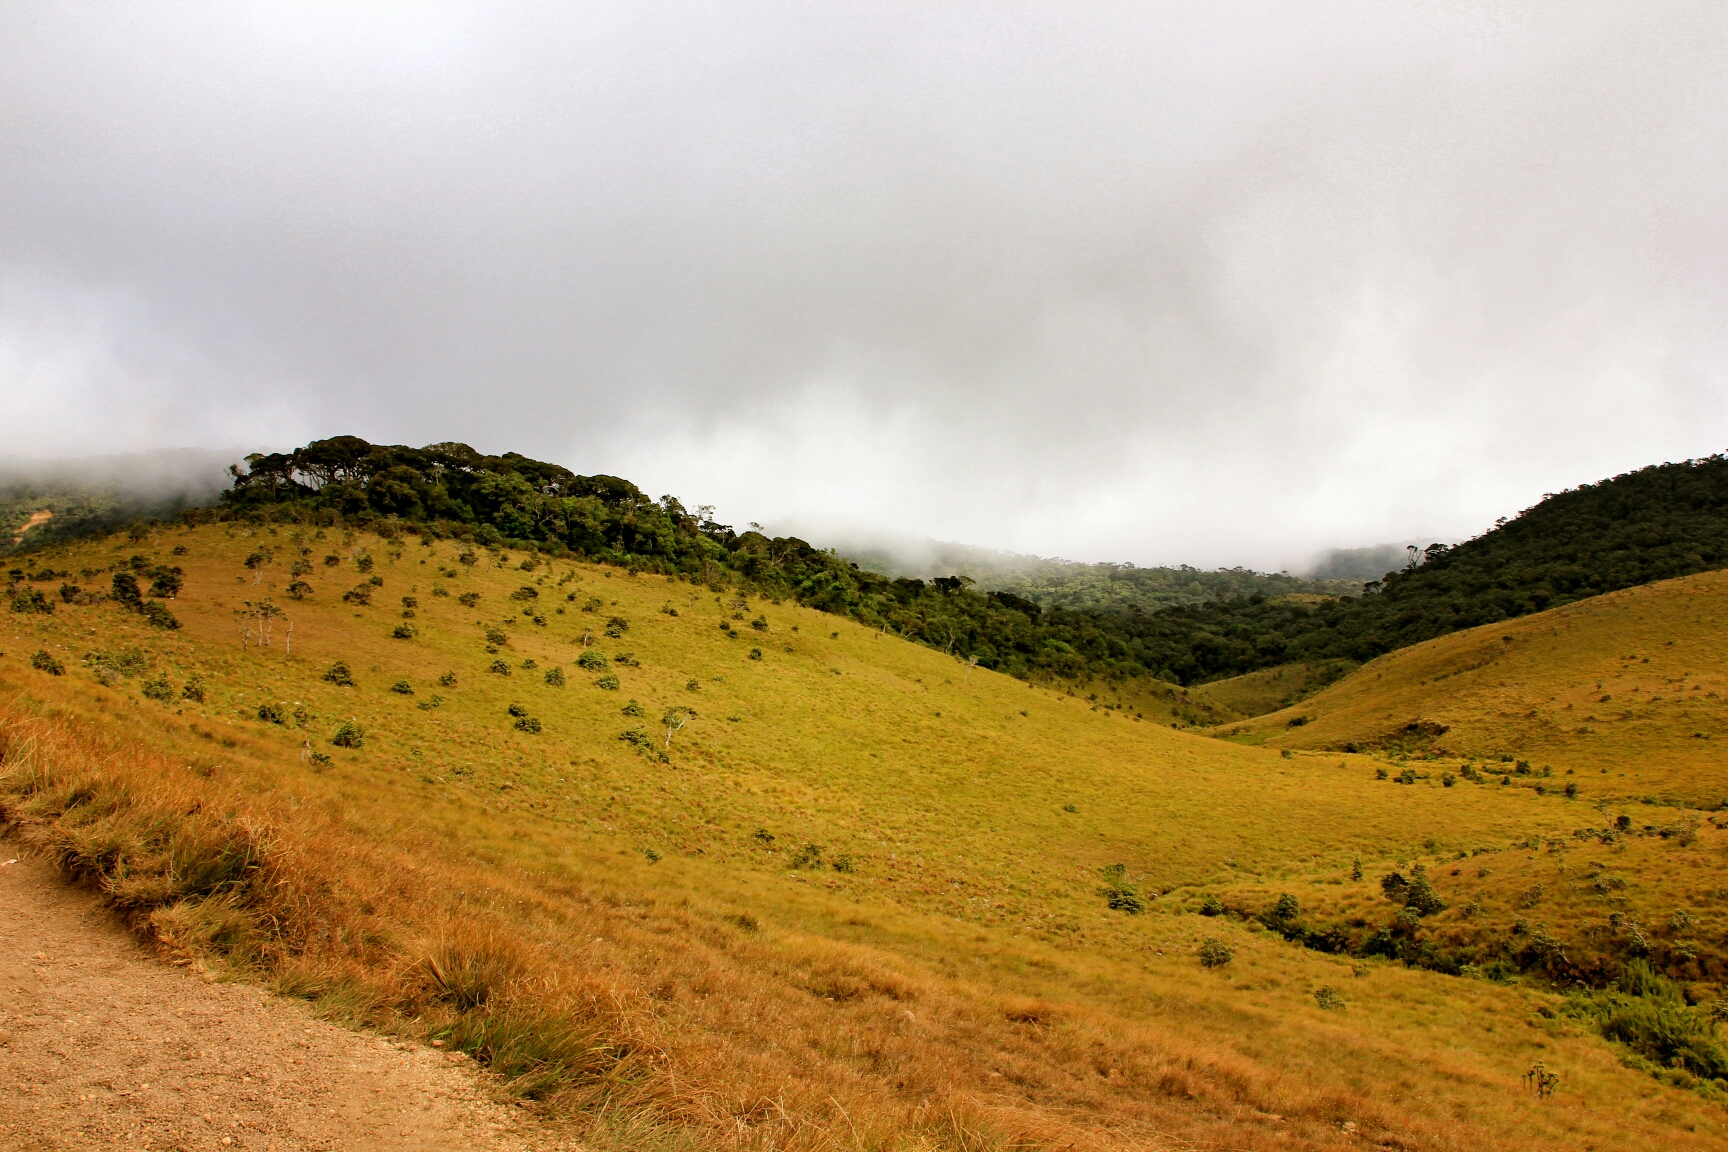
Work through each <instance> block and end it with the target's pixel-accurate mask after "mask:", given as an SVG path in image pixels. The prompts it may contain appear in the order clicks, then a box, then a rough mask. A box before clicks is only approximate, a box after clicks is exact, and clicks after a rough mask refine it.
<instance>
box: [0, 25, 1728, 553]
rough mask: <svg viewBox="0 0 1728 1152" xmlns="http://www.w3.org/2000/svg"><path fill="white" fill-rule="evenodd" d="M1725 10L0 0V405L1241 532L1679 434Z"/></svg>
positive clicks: (855, 511)
mask: <svg viewBox="0 0 1728 1152" xmlns="http://www.w3.org/2000/svg"><path fill="white" fill-rule="evenodd" d="M1725 60H1728V4H1723V3H1721V2H1720V0H1708V2H1704V3H1696V4H1684V3H1682V4H1661V3H1647V2H1644V3H1637V4H1634V3H1631V2H1626V3H1619V4H1611V5H1600V6H1592V5H1590V4H1587V3H1582V2H1578V0H1572V2H1567V3H1561V4H1554V5H1520V4H1517V3H1507V2H1493V3H1484V4H1465V3H1407V4H1398V3H1391V2H1387V0H1374V2H1371V3H1362V4H1351V3H1338V4H1320V3H1288V2H1283V0H1279V2H1271V3H1264V4H1229V3H1217V2H1213V0H1208V2H1207V3H1197V2H1196V3H1188V4H1169V5H1159V4H1155V3H1133V4H1122V5H1105V4H1086V3H1079V2H1076V0H1061V2H1059V3H1058V2H1049V3H1044V4H1037V5H1013V4H1005V3H1000V2H992V3H987V4H978V5H963V4H933V3H928V2H921V3H913V4H905V5H896V4H893V3H888V2H884V0H872V2H869V3H862V4H853V5H849V4H842V3H832V4H815V5H812V4H786V5H782V6H772V5H751V4H747V3H738V2H731V0H728V2H724V3H712V4H677V3H659V4H607V5H587V6H585V5H580V4H575V3H558V4H551V5H545V6H536V5H532V4H525V3H517V2H511V3H497V4H492V5H472V6H441V5H437V4H432V3H424V2H416V3H413V4H405V5H402V6H400V7H391V6H389V5H384V4H370V5H360V6H354V5H330V6H325V7H320V6H306V7H299V6H293V5H288V4H271V5H256V6H254V5H247V4H236V3H221V4H211V5H204V6H200V5H195V4H158V5H148V4H124V5H122V4H107V5H81V4H70V3H52V4H32V3H24V2H14V3H9V4H6V5H4V6H0V453H5V452H27V453H32V454H35V455H64V454H84V453H101V452H117V451H129V450H137V449H144V448H151V447H179V446H207V447H229V446H234V447H240V448H248V449H249V448H255V447H271V448H285V447H290V446H293V445H296V444H299V443H302V442H304V441H306V440H308V439H310V438H314V437H319V436H327V435H332V434H337V433H343V432H352V433H355V434H358V435H361V436H365V437H366V438H368V439H371V440H378V441H389V442H406V443H410V444H424V443H428V442H432V441H438V440H452V439H453V440H465V441H468V442H469V443H472V444H473V445H474V446H475V447H477V448H480V449H481V450H483V451H491V452H501V451H506V450H516V451H521V452H525V453H528V454H530V455H534V456H539V457H542V458H546V459H552V460H556V461H559V462H561V463H564V464H566V465H568V466H569V467H571V468H574V469H576V470H577V471H581V472H611V473H615V474H618V475H622V476H625V477H628V478H630V479H632V480H634V481H636V482H637V483H638V484H640V485H641V486H642V487H643V488H645V489H647V490H649V491H650V493H651V494H653V495H659V494H660V493H662V492H671V493H675V494H677V495H679V496H680V497H681V498H683V499H684V500H685V501H686V503H690V504H696V503H714V504H717V505H719V507H720V513H721V516H722V518H723V519H727V520H729V521H731V522H735V523H742V522H744V521H747V520H758V521H763V522H766V523H769V524H770V525H774V524H797V525H800V526H803V527H804V528H805V529H807V530H810V531H811V532H812V533H813V534H820V530H821V526H822V525H828V526H830V527H844V528H847V529H849V530H858V531H863V530H870V529H875V530H888V531H894V532H901V533H909V534H928V535H932V536H936V537H940V538H944V539H956V540H962V541H966V542H970V543H975V544H983V545H989V546H995V547H1006V548H1011V549H1015V550H1019V551H1029V552H1036V553H1040V554H1046V555H1049V554H1061V555H1065V556H1069V557H1072V558H1076V559H1119V560H1120V559H1125V560H1132V561H1135V562H1139V563H1158V562H1173V561H1187V562H1191V563H1196V564H1207V565H1210V564H1234V563H1245V564H1251V565H1255V566H1260V567H1274V568H1275V567H1281V566H1283V565H1285V564H1295V563H1298V562H1299V561H1300V560H1301V558H1302V557H1303V556H1304V555H1306V554H1308V553H1310V552H1312V551H1314V550H1315V549H1317V548H1319V547H1323V546H1327V545H1355V544H1366V543H1372V542H1375V541H1379V540H1401V539H1404V538H1406V537H1410V536H1413V535H1417V534H1431V535H1434V536H1437V537H1444V536H1454V537H1462V536H1468V535H1473V534H1475V533H1477V532H1479V531H1481V530H1483V529H1485V528H1486V527H1488V526H1489V524H1490V523H1491V522H1492V521H1493V519H1494V518H1495V517H1496V516H1499V515H1503V514H1508V513H1513V512H1516V511H1517V510H1518V509H1520V508H1522V507H1524V506H1526V505H1528V504H1530V503H1532V502H1534V501H1535V500H1536V499H1538V498H1540V497H1541V495H1542V494H1543V493H1544V492H1547V491H1555V490H1558V489H1560V488H1563V487H1566V486H1569V485H1574V484H1577V483H1580V482H1585V481H1590V480H1594V479H1598V478H1600V477H1602V476H1605V475H1609V474H1612V473H1614V472H1617V471H1623V470H1625V469H1628V468H1632V467H1637V466H1639V465H1642V464H1645V463H1651V462H1660V461H1663V460H1671V459H1672V460H1677V459H1682V458H1685V457H1688V456H1696V455H1701V454H1707V453H1711V452H1716V451H1720V450H1722V449H1724V448H1725V447H1728V369H1725V364H1728V324H1725V323H1724V317H1725V306H1728V139H1725V137H1728V67H1724V61H1725Z"/></svg>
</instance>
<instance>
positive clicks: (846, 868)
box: [830, 852, 856, 872]
mask: <svg viewBox="0 0 1728 1152" xmlns="http://www.w3.org/2000/svg"><path fill="white" fill-rule="evenodd" d="M830 864H831V866H832V867H833V869H834V871H836V872H852V871H855V870H856V866H855V865H854V864H853V863H852V857H851V856H849V855H848V854H846V853H844V852H842V853H841V854H840V855H838V856H836V857H834V859H833V860H832V861H830Z"/></svg>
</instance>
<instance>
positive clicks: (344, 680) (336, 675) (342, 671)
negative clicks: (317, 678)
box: [324, 660, 354, 688]
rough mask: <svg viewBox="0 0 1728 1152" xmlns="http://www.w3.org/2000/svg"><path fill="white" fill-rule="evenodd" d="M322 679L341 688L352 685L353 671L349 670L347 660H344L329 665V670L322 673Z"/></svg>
mask: <svg viewBox="0 0 1728 1152" xmlns="http://www.w3.org/2000/svg"><path fill="white" fill-rule="evenodd" d="M324 679H326V680H328V681H329V682H330V683H332V684H335V685H338V686H340V687H343V688H352V687H354V673H353V672H351V671H349V669H348V664H347V661H344V660H338V661H336V663H334V664H332V665H330V670H329V671H327V672H325V673H324Z"/></svg>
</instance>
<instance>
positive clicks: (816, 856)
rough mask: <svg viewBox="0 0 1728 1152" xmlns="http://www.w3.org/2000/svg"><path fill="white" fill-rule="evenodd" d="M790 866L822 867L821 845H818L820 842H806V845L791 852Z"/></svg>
mask: <svg viewBox="0 0 1728 1152" xmlns="http://www.w3.org/2000/svg"><path fill="white" fill-rule="evenodd" d="M792 867H794V868H820V867H822V845H820V844H806V845H804V847H802V848H800V849H798V851H796V852H794V853H793V854H792Z"/></svg>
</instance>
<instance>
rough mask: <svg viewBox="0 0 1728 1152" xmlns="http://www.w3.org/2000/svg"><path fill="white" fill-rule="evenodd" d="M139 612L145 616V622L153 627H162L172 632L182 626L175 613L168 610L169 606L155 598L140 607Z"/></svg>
mask: <svg viewBox="0 0 1728 1152" xmlns="http://www.w3.org/2000/svg"><path fill="white" fill-rule="evenodd" d="M138 614H139V615H140V616H142V617H144V622H145V623H146V624H148V625H150V626H151V627H152V628H162V629H164V630H166V631H169V632H172V631H174V630H175V629H177V628H179V627H180V621H178V620H176V619H175V618H174V613H172V612H170V611H168V609H167V608H165V607H163V606H162V605H160V604H158V603H156V602H155V601H154V600H149V601H146V602H145V603H144V604H143V606H142V607H140V608H139V609H138Z"/></svg>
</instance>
